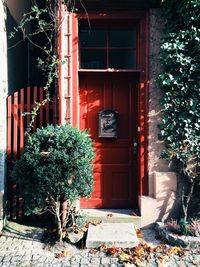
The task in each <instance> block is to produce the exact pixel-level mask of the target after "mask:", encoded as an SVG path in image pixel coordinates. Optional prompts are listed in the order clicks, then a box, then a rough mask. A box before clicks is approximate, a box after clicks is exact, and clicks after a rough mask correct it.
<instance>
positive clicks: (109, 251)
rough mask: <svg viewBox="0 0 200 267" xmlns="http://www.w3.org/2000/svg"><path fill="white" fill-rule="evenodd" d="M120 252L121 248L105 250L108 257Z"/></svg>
mask: <svg viewBox="0 0 200 267" xmlns="http://www.w3.org/2000/svg"><path fill="white" fill-rule="evenodd" d="M120 251H121V248H108V249H107V253H108V254H109V255H114V254H116V253H118V252H120Z"/></svg>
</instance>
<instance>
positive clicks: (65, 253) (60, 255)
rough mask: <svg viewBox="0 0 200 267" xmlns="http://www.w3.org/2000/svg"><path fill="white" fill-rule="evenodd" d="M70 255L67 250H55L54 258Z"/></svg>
mask: <svg viewBox="0 0 200 267" xmlns="http://www.w3.org/2000/svg"><path fill="white" fill-rule="evenodd" d="M70 256H71V253H70V252H69V251H67V250H65V251H61V252H57V253H56V254H55V257H56V258H62V257H70Z"/></svg>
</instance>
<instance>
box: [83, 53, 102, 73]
mask: <svg viewBox="0 0 200 267" xmlns="http://www.w3.org/2000/svg"><path fill="white" fill-rule="evenodd" d="M81 68H82V69H106V68H107V67H106V50H91V49H90V50H84V49H82V50H81Z"/></svg>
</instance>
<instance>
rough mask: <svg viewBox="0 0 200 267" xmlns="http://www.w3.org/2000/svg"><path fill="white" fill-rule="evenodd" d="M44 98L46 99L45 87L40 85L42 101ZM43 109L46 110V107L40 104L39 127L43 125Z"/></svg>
mask: <svg viewBox="0 0 200 267" xmlns="http://www.w3.org/2000/svg"><path fill="white" fill-rule="evenodd" d="M43 99H44V91H43V88H42V87H40V103H41V102H42V101H43ZM43 110H44V107H43V106H40V110H39V127H42V125H43Z"/></svg>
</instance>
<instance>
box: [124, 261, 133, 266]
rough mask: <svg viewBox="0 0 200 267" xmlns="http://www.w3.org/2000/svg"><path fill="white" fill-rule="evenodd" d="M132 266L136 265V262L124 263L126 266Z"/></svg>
mask: <svg viewBox="0 0 200 267" xmlns="http://www.w3.org/2000/svg"><path fill="white" fill-rule="evenodd" d="M132 266H135V264H132V263H129V262H128V263H125V264H124V267H132Z"/></svg>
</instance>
